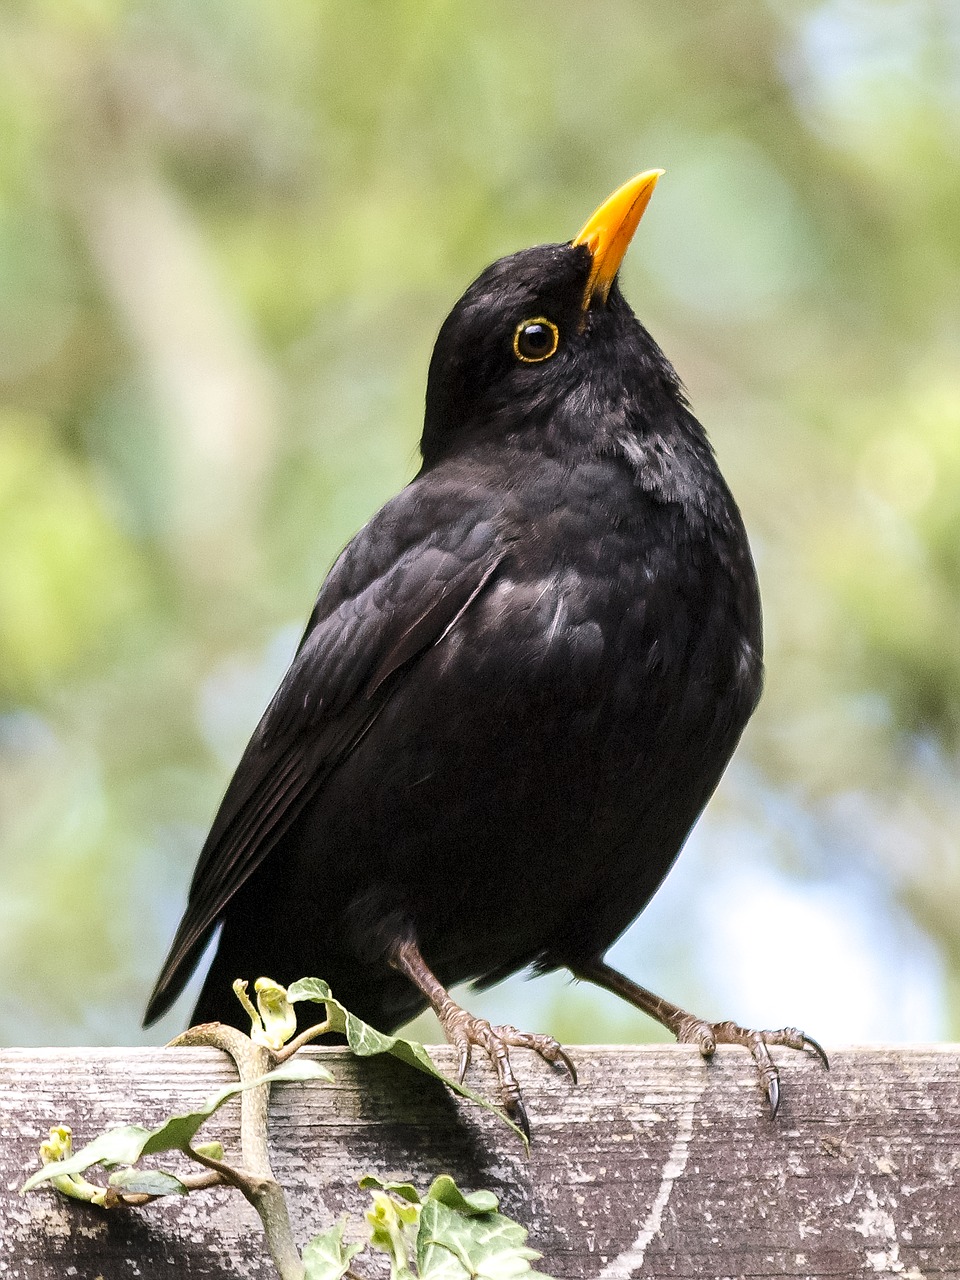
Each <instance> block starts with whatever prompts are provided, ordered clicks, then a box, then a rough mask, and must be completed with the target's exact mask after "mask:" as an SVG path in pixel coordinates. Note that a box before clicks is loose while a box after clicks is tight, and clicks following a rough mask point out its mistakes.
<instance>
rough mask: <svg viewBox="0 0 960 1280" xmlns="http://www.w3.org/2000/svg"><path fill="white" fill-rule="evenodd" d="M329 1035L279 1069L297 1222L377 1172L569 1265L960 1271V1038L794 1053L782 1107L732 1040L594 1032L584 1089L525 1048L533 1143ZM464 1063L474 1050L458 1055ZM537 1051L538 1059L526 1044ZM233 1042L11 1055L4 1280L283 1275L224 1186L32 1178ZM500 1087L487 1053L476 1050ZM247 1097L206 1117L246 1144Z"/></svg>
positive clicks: (673, 1270) (331, 1215)
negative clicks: (243, 1103)
mask: <svg viewBox="0 0 960 1280" xmlns="http://www.w3.org/2000/svg"><path fill="white" fill-rule="evenodd" d="M307 1052H310V1053H316V1054H317V1055H318V1056H319V1057H321V1058H322V1059H323V1061H324V1062H325V1063H326V1064H327V1065H328V1066H330V1067H331V1069H332V1070H333V1072H334V1075H335V1078H336V1083H335V1084H332V1085H330V1084H323V1083H321V1082H311V1083H310V1084H307V1085H293V1084H288V1085H280V1086H276V1087H275V1089H274V1098H273V1102H272V1104H271V1145H272V1151H273V1157H274V1169H275V1172H276V1174H277V1177H278V1179H279V1180H280V1182H281V1183H282V1184H283V1186H284V1187H285V1188H286V1189H287V1190H288V1194H289V1200H290V1205H291V1211H292V1214H293V1217H294V1223H295V1227H296V1230H297V1234H298V1237H299V1238H300V1239H301V1240H306V1239H307V1238H309V1237H310V1236H311V1235H312V1234H314V1233H315V1232H316V1231H319V1230H321V1229H322V1228H323V1227H324V1226H327V1225H329V1224H330V1223H331V1222H333V1221H334V1220H335V1219H336V1218H337V1217H338V1216H339V1215H340V1214H341V1213H342V1212H344V1211H348V1212H351V1213H360V1212H361V1211H362V1208H363V1207H364V1205H365V1204H366V1202H367V1200H366V1193H364V1192H361V1191H359V1189H358V1188H357V1185H356V1183H357V1178H358V1177H359V1176H361V1175H362V1174H363V1173H366V1172H373V1173H377V1174H379V1175H381V1176H386V1175H397V1174H401V1175H403V1178H404V1179H408V1180H411V1181H414V1182H416V1183H418V1184H420V1185H422V1186H424V1187H425V1186H426V1185H427V1184H429V1182H430V1181H431V1180H432V1179H433V1177H435V1176H436V1174H438V1173H440V1172H449V1173H452V1174H453V1175H454V1177H455V1178H456V1179H457V1181H458V1182H459V1183H460V1184H461V1186H464V1187H469V1188H477V1187H486V1188H489V1189H490V1190H493V1191H495V1192H497V1193H498V1194H499V1195H500V1196H501V1197H502V1206H503V1209H504V1211H505V1212H507V1213H509V1214H511V1215H512V1216H513V1217H515V1218H517V1219H519V1220H520V1221H521V1222H523V1224H524V1225H525V1226H527V1227H528V1228H529V1230H530V1243H531V1244H532V1245H533V1246H534V1247H536V1248H537V1249H540V1250H541V1251H542V1253H543V1255H544V1258H543V1262H542V1263H541V1264H540V1265H541V1266H542V1267H543V1269H544V1270H546V1271H548V1272H549V1273H550V1274H551V1275H553V1276H556V1277H560V1278H563V1280H566V1278H568V1277H569V1278H570V1280H628V1278H629V1277H647V1276H656V1277H668V1276H669V1277H677V1276H683V1277H710V1280H720V1278H722V1277H741V1276H742V1277H747V1276H749V1277H782V1276H797V1277H801V1276H802V1277H816V1280H821V1278H823V1277H854V1276H856V1277H866V1276H868V1277H877V1276H891V1277H896V1278H897V1280H934V1278H936V1280H947V1278H948V1277H949V1278H950V1280H958V1278H960V1046H957V1045H939V1046H919V1047H918V1046H911V1047H902V1046H901V1047H880V1048H866V1049H846V1050H835V1051H834V1052H833V1053H832V1054H831V1061H832V1070H831V1071H830V1072H829V1073H827V1072H825V1071H823V1070H822V1068H820V1067H819V1066H818V1065H817V1064H816V1062H815V1061H813V1060H812V1059H807V1058H804V1057H801V1056H800V1055H798V1054H792V1053H789V1052H782V1053H778V1061H779V1063H780V1066H781V1070H782V1076H783V1095H784V1096H783V1105H782V1108H781V1112H780V1116H779V1118H778V1119H777V1120H776V1121H775V1122H771V1121H770V1119H769V1118H768V1117H767V1115H766V1112H765V1104H764V1100H763V1098H762V1096H761V1094H760V1092H759V1089H758V1087H757V1083H756V1079H755V1076H754V1073H753V1069H752V1067H751V1065H750V1063H749V1061H748V1060H747V1058H746V1057H745V1055H744V1054H742V1053H741V1052H739V1051H736V1050H732V1049H720V1050H719V1051H718V1053H717V1056H716V1059H715V1060H714V1061H713V1062H712V1063H709V1064H704V1063H703V1062H702V1061H701V1059H700V1057H699V1055H698V1054H697V1053H696V1052H695V1051H694V1050H693V1049H690V1048H687V1047H679V1046H676V1047H674V1046H656V1047H653V1046H651V1047H637V1048H620V1047H618V1048H587V1047H581V1048H578V1049H576V1050H575V1057H576V1061H577V1064H578V1066H579V1068H580V1084H579V1085H578V1086H573V1085H572V1084H571V1083H570V1082H569V1081H568V1080H567V1079H566V1078H565V1077H564V1076H562V1075H559V1074H554V1073H552V1072H551V1071H550V1069H549V1068H547V1067H546V1066H545V1065H544V1064H542V1063H539V1062H537V1061H531V1060H529V1057H528V1055H525V1054H523V1053H521V1052H517V1053H516V1054H515V1055H514V1060H515V1062H516V1065H517V1073H518V1076H519V1077H520V1081H521V1084H522V1085H523V1088H524V1093H525V1097H526V1099H527V1103H528V1110H529V1113H530V1119H531V1124H532V1126H533V1146H532V1149H531V1152H530V1155H529V1157H528V1156H527V1155H525V1153H524V1150H523V1147H522V1145H521V1144H520V1142H519V1140H518V1139H516V1138H515V1137H514V1136H513V1135H512V1134H511V1133H510V1132H509V1131H508V1130H506V1129H505V1128H504V1127H503V1126H502V1125H501V1124H500V1123H499V1122H498V1121H497V1120H495V1119H494V1118H492V1117H491V1116H490V1115H489V1114H487V1113H486V1112H483V1111H481V1110H479V1109H478V1108H475V1107H472V1106H470V1105H469V1104H464V1103H461V1102H459V1101H457V1100H455V1099H453V1098H451V1097H450V1096H449V1095H447V1094H446V1093H445V1091H444V1090H443V1089H442V1087H440V1086H439V1085H437V1084H436V1083H435V1082H434V1081H431V1080H429V1079H427V1078H426V1077H421V1076H418V1075H417V1074H416V1073H415V1072H413V1071H410V1070H409V1069H407V1068H404V1067H402V1066H400V1065H399V1064H397V1063H395V1062H392V1061H385V1060H381V1059H374V1060H368V1061H365V1062H358V1061H357V1060H356V1059H353V1058H351V1057H350V1056H349V1055H348V1054H347V1053H346V1052H345V1051H343V1050H339V1049H318V1050H309V1051H307ZM437 1057H438V1059H439V1060H441V1062H442V1063H443V1064H445V1066H446V1067H447V1068H450V1067H452V1056H451V1053H450V1051H449V1050H447V1049H438V1050H437ZM525 1059H526V1060H525ZM231 1071H232V1064H230V1063H229V1060H228V1059H227V1058H225V1057H224V1056H223V1055H221V1054H220V1053H219V1052H218V1051H216V1050H213V1049H155V1050H153V1049H118V1050H106V1049H70V1050H61V1049H57V1050H30V1049H23V1050H17V1049H9V1050H4V1051H0V1280H48V1278H49V1280H54V1278H55V1280H69V1278H70V1277H78V1280H97V1278H98V1277H102V1280H120V1278H121V1277H123V1278H124V1280H126V1278H127V1277H131V1278H132V1277H140V1278H141V1280H159V1278H160V1277H174V1276H176V1277H191V1278H195V1280H200V1278H201V1277H203V1278H204V1280H206V1278H208V1277H221V1278H222V1277H224V1276H228V1275H229V1276H240V1277H257V1278H259V1277H270V1276H272V1275H273V1272H272V1269H271V1265H270V1263H269V1261H268V1260H267V1259H266V1257H265V1253H264V1248H263V1240H262V1235H261V1231H260V1227H259V1222H258V1220H257V1218H256V1215H255V1214H254V1213H253V1211H252V1210H251V1209H250V1208H249V1206H248V1205H247V1204H246V1203H245V1202H244V1201H243V1200H242V1199H241V1198H240V1197H239V1196H238V1195H236V1194H235V1193H231V1192H227V1191H225V1190H222V1189H216V1190H213V1191H207V1192H202V1193H196V1194H194V1195H191V1196H190V1197H189V1198H188V1199H186V1200H183V1199H174V1198H171V1199H168V1200H164V1201H161V1202H159V1203H157V1204H155V1205H151V1206H149V1207H148V1208H146V1209H142V1210H130V1209H119V1210H114V1211H112V1212H109V1213H107V1212H104V1211H102V1210H98V1209H95V1208H93V1207H91V1206H89V1205H86V1204H79V1203H75V1202H68V1201H65V1200H63V1199H61V1198H60V1197H59V1196H58V1195H56V1194H55V1193H54V1192H53V1191H50V1190H47V1189H43V1190H38V1191H35V1192H32V1193H30V1194H29V1195H27V1196H25V1197H20V1196H19V1195H18V1194H17V1190H18V1188H19V1186H20V1185H21V1184H22V1182H23V1180H24V1179H25V1178H26V1177H27V1176H28V1174H29V1173H30V1172H32V1170H33V1169H34V1168H35V1167H36V1165H37V1156H36V1151H37V1146H38V1144H39V1143H40V1141H41V1140H42V1139H43V1138H44V1137H45V1136H46V1131H47V1129H48V1128H49V1127H50V1126H51V1125H54V1124H56V1123H60V1122H65V1123H68V1124H70V1125H71V1127H72V1128H73V1131H74V1138H75V1142H77V1143H78V1144H79V1143H83V1142H85V1141H87V1140H89V1139H90V1138H91V1137H93V1136H95V1135H96V1134H97V1133H99V1132H100V1131H101V1130H102V1129H104V1128H105V1127H108V1126H110V1125H113V1124H121V1123H128V1122H139V1123H142V1124H148V1125H149V1124H154V1123H157V1122H158V1121H159V1120H161V1119H162V1118H163V1117H164V1116H166V1115H168V1114H170V1113H172V1112H183V1111H187V1110H190V1109H191V1107H193V1106H194V1105H195V1104H197V1103H199V1102H200V1101H202V1100H203V1099H204V1098H206V1097H207V1096H208V1095H209V1094H211V1093H212V1092H214V1091H215V1090H216V1089H218V1088H219V1087H220V1086H221V1085H223V1084H224V1083H226V1082H227V1081H228V1080H229V1079H230V1078H231ZM474 1078H475V1081H476V1083H478V1084H479V1085H480V1086H481V1087H482V1086H484V1085H486V1084H488V1083H489V1082H488V1081H487V1080H486V1078H485V1076H484V1074H483V1068H482V1066H479V1065H478V1066H477V1067H475V1068H474ZM238 1114H239V1108H238V1106H237V1104H236V1102H231V1103H230V1104H228V1105H227V1106H226V1107H225V1108H224V1109H223V1111H221V1112H220V1113H218V1114H217V1115H216V1116H215V1117H214V1118H213V1120H212V1121H211V1122H210V1124H209V1125H208V1126H207V1127H206V1128H205V1129H204V1131H203V1133H204V1136H208V1137H209V1138H219V1139H220V1140H221V1141H222V1142H223V1144H224V1147H225V1148H226V1151H227V1153H228V1158H229V1153H231V1152H232V1151H233V1150H234V1149H235V1144H236V1139H237V1125H238Z"/></svg>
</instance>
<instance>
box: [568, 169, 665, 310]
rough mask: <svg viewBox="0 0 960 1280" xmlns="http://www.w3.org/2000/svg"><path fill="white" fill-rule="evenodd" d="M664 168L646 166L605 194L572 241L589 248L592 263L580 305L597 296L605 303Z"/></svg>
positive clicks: (586, 303)
mask: <svg viewBox="0 0 960 1280" xmlns="http://www.w3.org/2000/svg"><path fill="white" fill-rule="evenodd" d="M663 173H664V170H663V169H647V170H645V171H644V172H643V173H638V174H637V176H636V177H635V178H631V179H630V181H629V182H625V183H624V184H623V186H622V187H618V188H617V190H616V191H614V193H613V195H611V196H608V197H607V199H606V200H604V202H603V204H602V205H601V206H600V208H599V209H597V210H596V211H595V212H594V213H593V214H592V215H591V216H590V217H589V218H588V219H587V221H586V223H585V224H584V226H583V227H582V228H581V229H580V232H579V234H578V235H577V236H576V237H575V238H574V239H573V240H572V241H571V244H573V245H584V246H585V247H586V248H587V249H589V251H590V255H591V257H592V259H593V265H592V267H591V269H590V277H589V279H588V281H587V287H586V289H585V290H584V294H583V308H584V310H585V311H586V309H587V308H588V307H589V306H590V305H591V303H592V302H593V301H594V300H595V299H597V298H599V299H600V301H601V302H606V300H607V297H608V296H609V293H610V290H611V288H612V287H613V281H614V279H615V277H616V274H617V272H618V271H619V270H620V263H621V262H622V261H623V258H624V254H625V253H626V252H627V247H628V245H629V244H630V241H631V240H632V239H633V233H634V232H635V231H636V229H637V227H638V226H639V224H640V219H641V218H642V217H643V214H644V210H645V209H646V207H647V205H648V204H649V203H650V197H651V196H652V195H653V190H654V187H656V185H657V183H658V182H659V180H660V178H661V177H662V176H663Z"/></svg>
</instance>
